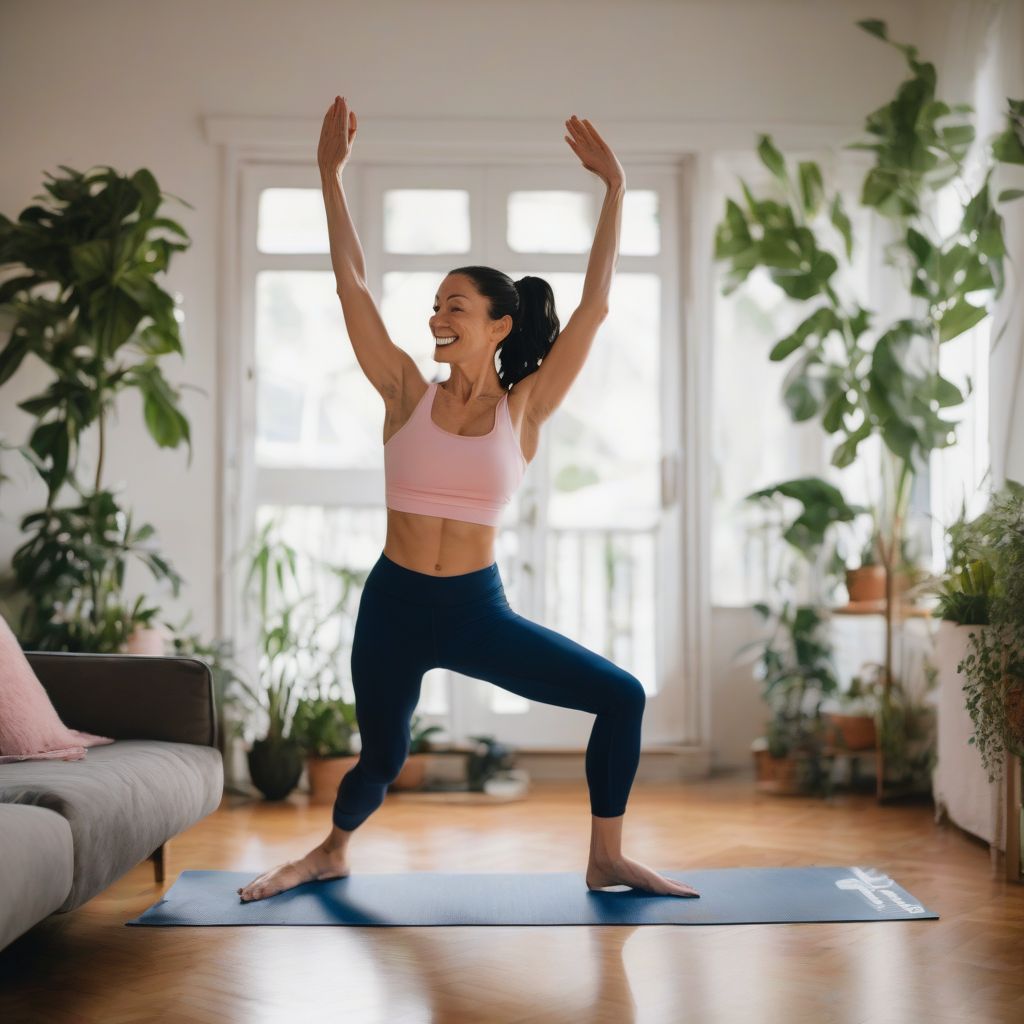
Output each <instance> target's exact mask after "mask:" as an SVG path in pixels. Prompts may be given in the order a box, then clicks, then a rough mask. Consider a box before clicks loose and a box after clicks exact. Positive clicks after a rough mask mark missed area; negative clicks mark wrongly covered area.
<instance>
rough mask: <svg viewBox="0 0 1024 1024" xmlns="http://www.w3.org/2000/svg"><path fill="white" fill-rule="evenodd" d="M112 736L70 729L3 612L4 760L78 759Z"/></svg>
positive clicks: (0, 695)
mask: <svg viewBox="0 0 1024 1024" xmlns="http://www.w3.org/2000/svg"><path fill="white" fill-rule="evenodd" d="M113 742H114V741H113V739H112V738H111V737H109V736H96V735H94V734H92V733H87V732H79V731H78V730H76V729H69V728H68V727H67V726H66V725H65V724H64V723H63V722H62V721H61V720H60V718H59V716H58V715H57V711H56V709H55V708H54V706H53V704H52V703H51V702H50V698H49V697H48V696H47V695H46V690H44V689H43V684H42V683H41V682H40V681H39V678H38V677H37V676H36V674H35V672H33V671H32V666H31V665H30V664H29V663H28V659H27V658H26V657H25V654H24V652H23V651H22V649H21V647H20V646H19V644H18V640H17V638H16V637H15V635H14V632H13V631H12V630H11V627H10V626H8V625H7V620H6V619H5V618H4V617H3V616H2V615H0V763H2V762H5V761H26V760H36V759H47V758H49V759H63V760H65V761H78V760H81V759H82V758H83V757H85V748H86V747H93V746H96V745H97V744H99V743H113Z"/></svg>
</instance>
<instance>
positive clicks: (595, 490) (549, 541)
mask: <svg viewBox="0 0 1024 1024" xmlns="http://www.w3.org/2000/svg"><path fill="white" fill-rule="evenodd" d="M535 273H536V274H537V276H539V277H543V278H545V279H546V280H547V281H548V282H549V283H550V284H551V286H552V290H553V291H554V292H555V302H556V309H557V311H558V315H559V319H560V320H561V323H562V327H563V328H564V327H565V325H566V323H567V322H568V320H569V318H570V316H571V314H572V312H573V310H574V309H575V308H576V305H577V303H578V301H579V296H580V293H581V291H582V287H583V277H584V275H583V274H565V273H545V272H543V271H537V272H535ZM660 292H661V289H660V279H659V278H658V276H657V275H656V274H631V273H621V272H620V273H618V274H616V276H615V278H614V280H613V284H612V294H611V299H610V312H609V315H608V318H607V319H606V320H605V322H604V323H603V324H602V325H601V327H600V328H599V330H598V334H597V337H596V338H595V340H594V344H593V345H592V347H591V349H590V353H589V354H588V356H587V360H586V362H585V363H584V366H583V369H582V370H581V371H580V374H579V376H578V377H577V378H576V380H575V381H574V382H573V384H572V386H571V388H570V389H569V392H568V393H567V395H566V396H565V398H564V400H563V401H562V404H561V405H560V406H559V408H558V409H557V410H556V412H555V414H554V415H553V416H552V417H551V419H550V420H548V422H547V423H546V424H545V426H544V427H543V428H542V429H543V430H544V431H546V432H547V446H548V459H547V463H546V467H545V468H546V474H547V486H548V503H547V509H546V517H545V518H546V521H547V527H548V529H547V535H546V541H545V544H546V551H547V567H546V583H545V594H546V604H545V612H544V614H545V622H546V623H547V624H548V625H550V626H551V628H553V629H555V630H558V631H559V632H561V633H564V634H565V635H566V636H569V637H571V638H572V639H574V640H576V641H577V642H578V643H582V644H583V645H584V646H586V647H589V648H590V649H591V650H594V651H597V652H599V653H601V654H603V655H604V656H605V657H608V658H610V659H612V660H613V661H615V662H616V664H619V665H622V666H623V667H625V668H627V670H628V671H631V672H633V673H634V674H635V675H636V676H637V677H638V678H639V679H640V680H641V681H642V682H643V684H644V686H645V688H647V691H648V693H654V692H656V688H657V671H656V668H657V666H656V664H655V617H654V608H655V579H654V556H655V536H656V529H657V526H658V523H659V521H660V515H661V508H660V490H659V472H658V471H659V464H660V458H661V427H660V424H661V410H660V402H659V394H660V359H659V339H660V330H661V325H660V310H661V294H660ZM555 344H556V345H557V344H558V342H557V341H556V342H555ZM542 366H543V364H542ZM502 700H505V698H502Z"/></svg>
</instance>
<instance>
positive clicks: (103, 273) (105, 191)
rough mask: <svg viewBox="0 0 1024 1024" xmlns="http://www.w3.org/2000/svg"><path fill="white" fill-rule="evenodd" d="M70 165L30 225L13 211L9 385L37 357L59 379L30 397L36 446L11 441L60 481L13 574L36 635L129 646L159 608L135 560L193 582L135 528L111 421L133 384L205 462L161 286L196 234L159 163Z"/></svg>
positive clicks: (4, 258)
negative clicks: (139, 587) (137, 580)
mask: <svg viewBox="0 0 1024 1024" xmlns="http://www.w3.org/2000/svg"><path fill="white" fill-rule="evenodd" d="M61 169H62V170H63V171H65V172H66V174H65V175H64V176H63V177H57V176H54V175H52V174H48V177H49V178H51V179H52V180H50V181H47V182H46V183H45V188H46V190H47V192H48V193H49V195H50V198H51V200H52V203H51V205H50V206H42V205H33V206H29V207H27V208H26V209H24V210H23V211H22V212H21V214H20V215H19V217H18V220H17V221H11V220H10V219H9V218H7V217H5V216H3V215H2V214H0V267H15V268H17V270H16V273H15V274H14V276H12V277H10V278H9V279H7V280H5V281H4V282H3V283H2V284H0V316H2V317H3V319H4V321H5V322H6V321H8V320H10V321H11V325H10V335H9V337H8V339H7V342H6V344H5V345H4V346H3V348H2V349H0V386H2V385H3V384H5V383H6V382H7V381H8V380H9V379H10V378H11V377H12V376H13V375H14V373H15V371H17V369H18V368H19V367H20V366H21V364H22V363H23V362H24V361H25V360H26V359H27V358H28V357H30V356H34V357H35V358H36V359H38V360H40V361H41V362H42V363H43V364H44V365H45V366H46V368H47V370H48V371H50V375H51V379H50V381H49V383H48V385H47V387H46V388H45V389H44V390H43V391H42V392H40V393H39V394H37V395H33V396H31V397H30V398H27V399H25V400H24V401H22V402H19V403H18V407H19V408H20V409H22V410H23V411H25V412H26V413H28V414H29V415H31V416H33V417H35V424H34V426H33V427H32V429H31V432H30V435H29V438H28V441H27V443H26V444H24V445H19V446H12V445H5V447H7V448H16V450H18V451H20V452H21V454H22V455H23V456H24V457H25V458H26V459H27V460H28V461H29V463H30V464H31V465H32V466H33V467H34V469H35V470H36V472H37V473H38V475H39V477H40V478H41V480H42V481H43V483H44V484H45V486H46V504H45V507H44V508H43V509H41V510H40V511H37V512H30V513H29V514H27V515H25V516H24V517H23V518H22V520H21V524H20V526H21V530H22V531H23V532H27V533H28V535H29V536H28V539H27V540H26V541H25V542H24V543H23V544H22V545H21V547H19V548H18V550H17V551H16V553H15V555H14V559H13V570H14V581H13V582H14V587H15V589H16V590H17V591H18V592H19V593H20V595H21V596H22V597H23V598H24V599H25V600H26V601H27V604H26V605H25V607H24V608H23V611H22V615H21V622H20V629H19V633H20V639H21V642H22V643H23V644H24V645H26V646H30V647H33V648H36V649H42V650H80V651H81V650H85V651H116V650H119V649H120V648H121V646H122V645H123V643H124V641H125V640H126V639H127V637H128V636H129V634H130V633H131V632H132V630H133V628H134V627H135V626H136V625H138V624H140V623H141V624H145V623H148V622H150V621H151V620H152V618H153V616H154V615H155V614H156V612H157V611H158V609H157V608H155V607H154V606H152V605H149V604H147V603H146V602H145V601H144V599H142V598H139V599H138V600H136V601H135V602H134V603H132V602H130V601H129V600H128V598H127V597H126V596H125V595H124V593H123V586H124V570H125V562H126V559H127V557H128V556H133V557H135V558H138V559H140V560H141V561H142V563H143V564H144V565H146V566H147V568H148V569H149V570H150V571H151V573H152V574H153V576H154V577H155V578H156V579H157V580H158V581H159V580H166V581H168V582H170V584H171V586H172V588H173V592H174V593H175V594H177V592H178V586H179V584H180V582H181V580H180V577H179V576H178V575H177V573H176V572H174V570H173V569H172V568H171V567H170V565H169V564H168V562H167V560H166V559H165V558H163V557H162V556H161V555H160V554H159V553H158V550H157V547H156V543H155V532H154V530H153V527H152V526H150V525H149V524H143V525H141V526H139V527H138V528H137V529H133V528H132V526H131V515H130V513H129V512H128V511H127V510H125V509H124V508H122V507H121V504H120V502H119V499H118V496H117V495H116V494H115V492H114V491H113V490H111V489H107V488H105V487H104V486H103V482H102V477H103V468H104V459H105V455H106V446H107V429H108V420H109V417H110V415H111V413H113V412H114V411H115V403H116V400H117V397H118V395H119V394H120V393H121V392H123V391H125V390H127V389H135V390H136V391H138V392H139V393H140V394H141V396H142V400H143V413H144V420H145V424H146V428H147V430H148V432H149V434H150V436H151V437H152V438H153V440H154V441H156V443H157V444H158V445H159V446H160V447H164V448H176V447H178V446H179V445H180V444H182V443H185V444H186V445H188V447H189V460H190V461H191V441H190V435H189V422H188V420H187V419H186V417H185V415H184V414H183V412H182V411H181V408H180V406H179V398H180V394H179V391H178V389H177V388H175V387H174V386H172V385H171V384H170V383H169V382H168V380H167V379H166V378H165V377H164V374H163V370H162V365H161V364H162V361H163V359H164V358H165V357H166V356H168V355H171V354H177V355H181V354H182V347H181V337H180V330H179V323H178V314H177V311H176V309H175V304H174V299H173V298H172V296H171V295H169V294H168V293H167V292H166V291H164V289H163V288H162V287H161V286H160V284H159V282H158V277H159V276H160V275H162V274H163V273H164V272H165V271H166V270H167V268H168V265H169V263H170V260H171V257H172V255H173V253H174V252H176V251H181V250H183V249H186V248H187V247H188V245H189V244H190V241H189V240H188V235H187V234H186V232H185V231H184V229H183V228H182V227H181V226H180V225H179V224H177V223H176V222H175V221H173V220H170V219H169V218H167V217H164V216H161V215H160V213H159V209H160V205H161V203H162V196H163V195H164V193H162V192H161V191H160V189H159V187H158V185H157V183H156V180H155V179H154V177H153V175H152V174H151V173H150V172H149V171H148V170H146V169H141V170H138V171H136V172H135V173H134V174H133V175H131V176H130V177H126V176H123V175H120V174H118V173H117V172H116V171H115V170H114V169H113V168H110V167H106V168H102V169H100V170H97V171H95V172H94V173H87V174H83V173H81V172H79V171H75V170H73V169H71V168H68V167H64V166H63V165H62V167H61ZM33 198H35V199H46V198H47V197H46V196H43V195H38V196H34V197H33ZM175 198H176V197H175ZM179 201H180V202H184V200H179ZM184 205H186V206H189V205H190V204H188V203H185V204H184ZM166 234H170V235H172V236H175V235H176V236H178V238H179V239H182V241H175V240H174V239H173V238H168V237H165V235H166ZM92 427H95V429H96V436H97V449H96V459H95V468H94V470H93V473H92V476H91V479H90V480H89V481H83V480H80V479H79V468H80V467H79V461H80V459H79V456H80V454H81V442H82V438H83V435H84V434H85V433H86V431H87V430H89V429H90V428H92ZM6 479H8V480H9V479H10V478H9V477H6ZM65 485H68V486H69V487H70V488H71V489H72V490H74V491H75V492H76V493H77V498H76V499H73V500H72V502H71V503H70V504H62V503H61V493H62V491H63V489H64V487H65Z"/></svg>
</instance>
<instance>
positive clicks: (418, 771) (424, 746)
mask: <svg viewBox="0 0 1024 1024" xmlns="http://www.w3.org/2000/svg"><path fill="white" fill-rule="evenodd" d="M441 731H442V730H441V726H439V725H427V724H426V723H425V722H424V720H423V717H422V715H418V714H414V715H413V716H412V721H411V722H410V723H409V756H408V757H407V758H406V759H405V764H404V765H402V770H401V771H400V772H399V773H398V777H397V778H396V779H395V780H394V782H392V783H391V788H392V789H397V790H403V789H422V788H423V784H424V782H425V781H426V777H427V763H428V761H429V760H430V753H429V752H430V740H429V738H428V737H429V736H430V735H431V734H432V733H435V732H441Z"/></svg>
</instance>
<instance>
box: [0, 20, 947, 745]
mask: <svg viewBox="0 0 1024 1024" xmlns="http://www.w3.org/2000/svg"><path fill="white" fill-rule="evenodd" d="M945 9H946V3H944V2H943V3H935V2H931V0H884V2H883V0H874V2H867V3H864V2H854V0H832V2H829V3H821V2H819V0H762V2H733V0H716V2H697V0H693V2H687V0H660V2H650V0H648V2H630V3H625V2H619V3H609V2H601V0H561V2H558V3H552V2H550V0H504V2H492V0H473V2H469V0H433V2H431V3H422V2H414V0H378V2H377V3H374V4H366V3H364V2H359V0H357V2H339V0H331V2H325V0H287V2H285V0H278V2H269V0H220V2H210V0H176V2H168V3H162V4H149V3H133V2H125V0H90V2H89V3H79V2H72V0H64V2H59V0H5V2H4V3H3V4H2V5H0V95H3V96H4V97H5V102H4V104H3V105H2V106H0V140H2V146H3V153H4V157H3V168H2V175H0V211H2V212H3V213H4V214H6V215H7V216H8V217H12V218H14V217H16V216H17V215H18V213H19V212H20V211H21V210H22V209H23V208H24V207H25V206H27V205H29V203H30V202H31V201H32V199H31V197H32V196H33V194H35V193H38V192H41V191H42V187H41V183H42V180H43V171H44V170H45V169H50V170H56V169H57V165H58V164H68V165H70V166H72V167H75V168H78V169H81V170H84V169H86V168H88V167H90V166H92V165H95V164H111V165H113V166H114V167H116V168H118V169H119V170H121V171H123V172H131V171H134V170H135V169H137V168H139V167H148V168H149V169H150V170H152V171H153V172H154V174H155V175H156V177H157V180H158V181H159V183H160V185H161V187H162V188H163V189H164V190H165V191H167V192H170V193H174V194H175V195H179V196H182V197H183V198H185V199H187V200H188V202H190V203H191V204H192V205H193V206H194V209H193V210H188V209H185V208H183V207H180V206H178V205H177V204H175V203H170V204H169V205H168V206H167V207H166V211H167V213H168V215H170V216H173V217H175V218H176V219H178V220H179V221H180V222H181V223H182V224H183V225H184V226H185V228H186V230H188V231H189V233H190V234H191V236H192V238H193V246H192V248H191V250H190V251H188V252H187V253H185V254H182V255H179V257H178V258H177V259H176V260H175V262H174V264H173V266H172V269H171V271H170V273H169V275H168V277H167V281H166V283H165V287H167V289H168V290H169V291H180V292H181V293H182V294H183V296H184V307H185V312H186V316H187V323H186V325H185V330H184V344H185V349H186V359H185V362H184V363H183V364H182V363H179V362H176V361H169V362H168V366H169V369H168V376H169V377H170V378H171V379H172V380H175V381H178V382H187V383H189V384H191V385H195V386H198V387H201V388H203V389H204V390H205V391H206V392H207V393H206V394H205V395H203V394H199V393H197V392H195V391H192V390H189V391H187V392H186V393H185V400H184V405H185V410H186V413H187V415H188V416H189V417H190V419H191V421H192V429H193V436H194V440H195V449H196V450H195V458H194V461H193V463H192V465H191V467H186V463H185V456H184V453H183V452H182V451H177V452H164V451H159V450H157V449H156V447H155V445H154V444H153V442H152V441H151V440H150V438H149V437H148V435H147V434H146V432H145V430H144V428H143V425H142V418H141V409H140V404H139V402H138V401H137V399H135V398H134V397H133V398H131V399H130V400H126V401H124V402H123V403H122V405H121V408H120V409H119V416H118V422H117V423H115V424H114V425H113V429H112V431H111V438H110V446H109V454H108V461H107V471H106V474H105V479H106V481H107V482H108V483H116V482H124V484H125V485H126V494H127V497H128V500H129V501H130V504H131V505H132V506H133V507H134V509H135V512H136V517H137V519H138V520H143V519H144V520H148V521H151V522H152V523H153V524H154V525H155V526H156V528H157V530H158V532H159V535H160V537H161V538H162V542H163V546H164V549H165V551H166V553H167V555H168V557H169V558H170V559H171V561H172V562H173V564H174V565H175V566H176V567H177V568H178V569H179V571H181V572H182V573H183V575H184V576H185V578H186V580H187V581H188V586H187V588H186V591H185V593H184V596H183V599H182V600H180V601H179V602H177V604H175V603H173V602H167V603H165V607H167V608H169V609H172V610H173V611H174V612H175V613H176V614H179V613H181V612H183V611H184V610H185V609H187V608H191V609H192V610H193V613H194V624H195V626H196V627H197V628H199V629H200V630H202V631H203V633H204V635H207V636H208V635H211V634H212V631H213V629H214V625H215V621H216V619H215V616H216V612H215V599H214V586H213V566H214V561H215V558H216V557H217V551H216V543H217V537H216V533H217V521H218V512H217V497H216V465H217V458H216V452H215V450H214V445H215V443H216V424H217V422H218V417H219V406H220V401H221V397H220V395H219V389H220V384H219V382H218V380H217V377H216V366H217V361H216V345H217V337H216V322H215V311H216V298H217V289H218V287H219V286H220V283H219V282H218V280H217V267H218V263H217V252H218V247H219V246H220V245H221V244H222V240H221V239H219V238H218V237H217V235H216V231H217V225H218V224H219V223H220V216H219V209H218V202H219V183H218V164H217V153H216V151H215V149H214V148H213V147H212V146H210V145H209V144H208V143H206V142H205V141H204V139H203V136H202V132H201V123H200V119H201V117H202V116H203V115H206V114H224V115H237V116H249V115H273V116H277V117H281V118H288V119H292V118H299V119H305V120H308V119H310V118H313V119H315V120H314V123H315V124H316V125H317V126H319V119H320V118H321V116H322V113H323V110H324V109H325V108H326V106H327V104H328V103H329V102H330V101H331V100H332V99H333V97H334V95H335V94H336V93H344V94H345V95H346V96H347V97H348V99H349V102H350V104H351V105H352V106H353V108H354V109H355V110H356V112H357V114H358V116H359V118H360V121H361V122H362V123H363V124H366V123H367V122H370V121H372V119H374V118H377V117H382V118H383V117H406V118H423V119H425V120H427V121H429V119H430V118H432V117H487V118H496V119H516V118H525V117H529V118H538V117H539V118H550V121H551V131H552V133H553V135H555V134H557V135H560V134H561V132H562V127H561V122H562V121H563V120H564V118H566V117H567V116H569V114H571V113H578V114H580V115H581V116H587V117H590V118H591V119H593V120H594V121H595V122H596V123H597V124H599V125H600V123H601V122H602V121H603V120H610V121H615V120H620V119H621V120H628V119H634V118H636V119H643V120H647V119H651V120H655V119H679V120H692V119H698V120H708V121H711V122H720V121H728V122H733V123H739V124H749V125H750V127H751V141H752V143H753V142H754V141H755V139H756V135H755V133H756V131H759V130H770V129H771V126H772V125H773V124H774V123H776V122H779V121H786V122H790V123H794V122H796V123H800V122H828V123H831V124H836V123H841V124H845V123H849V124H853V125H859V124H860V123H861V121H862V119H863V116H864V114H865V113H866V112H867V111H869V110H870V109H873V108H874V107H875V106H877V105H879V104H880V103H882V102H884V101H886V100H887V99H888V97H890V96H891V94H892V92H893V89H894V88H895V86H896V84H897V83H898V81H900V79H901V78H902V77H903V66H902V64H901V61H900V59H899V58H898V55H895V54H894V53H892V52H891V51H889V50H888V49H887V48H885V47H883V46H882V45H881V44H880V43H878V42H877V41H874V40H872V39H870V38H869V37H868V36H866V35H865V34H864V33H863V32H862V31H860V30H859V29H857V28H856V27H855V25H854V22H855V21H857V20H858V19H862V18H868V17H881V18H884V19H885V20H887V21H888V23H889V26H890V29H891V32H892V34H893V35H894V36H896V37H897V38H898V39H900V40H905V41H913V42H914V43H915V44H916V45H918V46H919V48H920V49H921V50H922V54H923V55H924V56H926V57H927V56H932V55H933V54H934V53H935V50H934V48H933V45H932V42H931V41H932V40H934V42H935V45H939V44H940V43H941V42H942V40H943V39H944V22H943V21H936V20H935V19H936V18H944V17H945V14H944V12H945ZM940 70H941V69H940ZM356 145H357V147H358V140H357V143H356ZM315 147H316V137H315V133H314V134H311V136H310V140H309V153H310V160H311V161H312V160H313V159H314V153H315ZM627 171H628V168H627ZM46 379H47V377H46V374H45V372H44V371H43V370H42V368H41V367H40V366H39V365H35V364H33V363H32V362H27V363H26V364H25V365H24V366H23V367H22V369H21V370H20V371H19V373H18V374H17V375H16V377H15V378H14V379H13V380H12V381H10V382H8V384H6V385H5V386H4V387H3V388H2V389H0V434H2V435H3V436H4V437H6V438H7V440H9V441H12V442H21V441H23V440H24V439H25V438H26V436H27V428H28V425H29V423H30V419H29V417H27V416H26V415H24V414H23V413H21V412H20V411H19V410H17V409H16V408H15V403H16V402H17V401H20V400H21V399H23V398H24V397H26V396H27V395H29V394H32V393H35V392H36V391H38V390H40V389H41V388H42V387H43V386H44V383H45V381H46ZM86 447H87V448H88V447H89V446H88V443H87V445H86ZM3 468H4V469H5V471H6V472H8V473H10V474H12V475H14V476H15V484H14V486H13V487H12V486H11V485H6V486H2V487H0V516H2V518H0V566H3V567H5V568H6V567H7V566H9V562H10V555H11V553H12V552H13V550H14V548H15V547H16V546H17V543H18V538H19V534H18V530H17V521H18V519H19V518H20V516H21V515H22V514H23V513H24V512H25V511H27V510H29V509H32V508H35V507H38V505H39V504H40V502H41V499H42V496H43V494H42V487H41V486H40V485H38V484H37V483H36V482H35V480H34V474H33V473H32V472H31V471H30V469H29V467H28V466H27V465H26V464H23V463H21V462H20V460H19V461H18V462H15V460H14V458H13V457H12V456H10V455H8V456H6V458H5V461H4V464H3ZM133 579H134V581H135V582H137V583H139V584H140V585H145V583H146V580H147V577H146V576H145V574H144V573H142V572H140V573H139V574H137V575H136V576H134V577H133ZM741 617H742V616H741ZM747 618H750V616H747ZM729 621H730V622H732V621H733V620H732V619H730V620H729ZM724 623H725V620H724V619H723V620H722V623H720V625H719V626H716V627H715V630H714V632H715V635H716V636H718V635H722V637H723V640H725V639H726V638H727V639H728V640H729V642H732V641H733V640H734V641H735V645H738V644H739V643H741V642H742V641H743V640H744V639H746V637H745V636H743V637H740V636H736V635H735V631H734V630H733V629H732V628H729V627H728V626H726V627H725V628H724V629H723V628H721V626H722V625H724ZM751 694H752V696H751V700H752V702H753V703H752V705H751V707H750V714H749V715H747V714H742V715H740V714H739V713H738V712H737V715H736V717H735V718H734V719H730V720H728V721H726V720H723V719H719V721H720V723H721V725H722V727H723V729H724V731H723V732H721V733H720V732H719V729H718V725H717V724H716V726H715V733H714V735H713V737H712V744H713V747H714V748H715V750H716V751H717V752H718V754H719V755H721V758H724V760H726V761H729V760H733V759H736V760H739V761H741V762H742V761H743V760H744V753H743V752H744V751H745V750H746V747H747V746H748V745H749V741H750V738H751V735H750V733H749V727H750V723H751V722H758V721H759V720H760V718H761V715H760V711H759V709H758V708H757V707H756V699H757V698H756V688H752V690H751ZM724 703H727V702H722V701H719V700H717V698H716V701H715V707H716V709H720V708H721V707H722V706H723V704H724ZM721 758H720V759H721Z"/></svg>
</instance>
